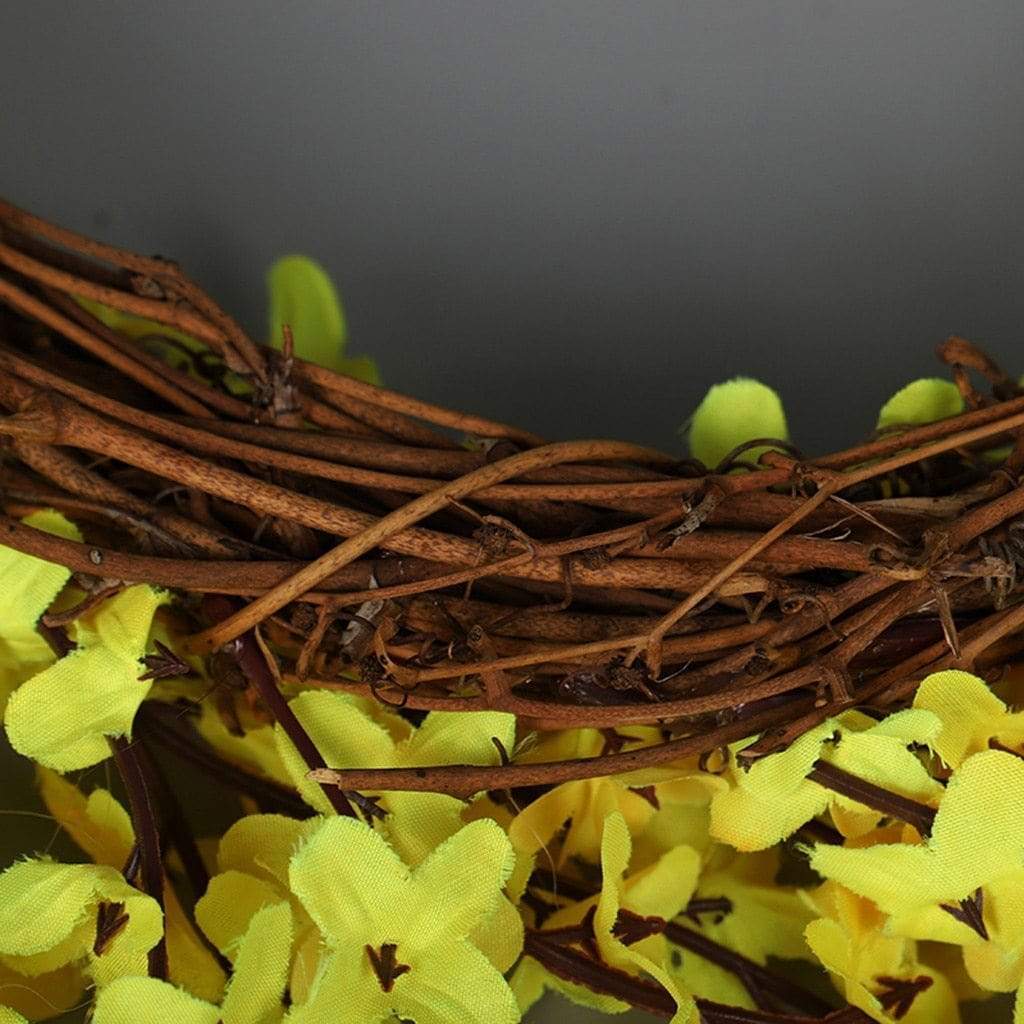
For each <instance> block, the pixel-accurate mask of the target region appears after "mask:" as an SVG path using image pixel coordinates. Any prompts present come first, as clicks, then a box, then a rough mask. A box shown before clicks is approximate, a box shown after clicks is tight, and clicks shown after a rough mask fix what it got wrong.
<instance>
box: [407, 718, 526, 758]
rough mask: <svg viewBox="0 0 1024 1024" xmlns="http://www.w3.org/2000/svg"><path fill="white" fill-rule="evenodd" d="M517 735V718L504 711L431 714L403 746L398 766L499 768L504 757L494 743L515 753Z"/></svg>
mask: <svg viewBox="0 0 1024 1024" xmlns="http://www.w3.org/2000/svg"><path fill="white" fill-rule="evenodd" d="M515 735H516V720H515V716H514V715H509V714H505V713H504V712H500V711H479V712H472V713H469V714H467V713H465V712H454V711H431V712H430V714H429V715H427V717H426V718H425V719H424V720H423V723H422V724H421V725H420V727H419V728H418V729H417V730H416V731H415V732H414V733H413V734H412V736H411V737H410V738H409V739H408V740H407V741H406V742H405V743H402V744H400V745H399V747H398V750H397V763H399V764H402V765H407V766H410V767H416V766H419V765H431V764H480V765H496V764H499V763H500V755H499V753H498V748H497V746H496V745H495V743H494V740H495V739H497V740H498V741H499V742H500V743H501V744H502V745H503V746H504V748H505V750H506V751H508V752H509V753H511V752H512V749H513V747H514V746H515Z"/></svg>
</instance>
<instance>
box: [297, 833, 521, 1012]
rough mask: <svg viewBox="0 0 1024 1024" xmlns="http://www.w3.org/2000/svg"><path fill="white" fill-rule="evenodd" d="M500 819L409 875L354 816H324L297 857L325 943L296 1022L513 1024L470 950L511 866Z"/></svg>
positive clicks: (446, 846)
mask: <svg viewBox="0 0 1024 1024" xmlns="http://www.w3.org/2000/svg"><path fill="white" fill-rule="evenodd" d="M512 862H513V855H512V848H511V846H510V845H509V842H508V838H507V837H506V835H505V833H504V832H502V831H501V829H500V828H499V827H498V826H497V825H496V824H495V823H494V822H491V821H486V820H481V821H475V822H473V823H472V824H469V825H466V826H465V828H463V829H462V830H461V831H459V832H458V833H456V834H455V835H454V836H452V837H451V838H450V839H447V840H445V841H444V842H443V843H442V844H441V845H440V846H438V848H437V849H436V850H434V851H433V853H431V854H430V856H429V857H427V859H426V860H424V861H423V862H422V863H421V864H419V865H418V866H417V867H416V868H414V869H413V870H411V871H410V869H409V868H408V867H407V866H406V865H405V864H404V863H403V862H402V860H401V859H400V858H399V857H398V855H397V854H396V853H395V852H394V850H392V849H391V847H390V846H388V844H387V843H386V842H385V840H384V839H383V838H382V837H381V836H380V835H379V834H378V833H376V832H374V831H373V829H371V828H370V827H369V826H368V825H365V824H363V823H362V822H361V821H357V820H355V819H353V818H340V817H335V818H328V819H325V820H324V821H323V822H322V823H321V825H320V827H319V828H318V829H317V831H316V832H315V833H314V835H313V836H312V837H311V838H310V839H309V841H308V842H306V843H305V844H304V845H303V846H302V847H301V848H300V849H299V852H298V853H297V854H295V856H294V857H293V858H292V861H291V868H290V872H289V877H290V882H291V888H292V891H293V892H294V893H295V894H296V895H297V896H298V897H299V899H300V900H301V901H302V903H303V905H304V906H305V908H306V910H307V911H308V912H309V914H310V916H311V917H312V918H313V920H314V921H315V922H316V923H317V925H318V927H319V928H320V931H321V933H322V934H323V937H324V942H325V944H326V950H327V951H326V955H325V956H324V958H323V960H322V962H321V966H320V970H319V971H318V973H317V977H316V979H315V980H314V982H313V986H312V989H311V991H310V995H309V999H308V1000H307V1002H305V1003H304V1004H303V1005H301V1006H297V1007H295V1008H293V1009H292V1011H291V1012H290V1013H289V1015H288V1018H287V1019H288V1021H289V1022H290V1024H334V1022H336V1021H339V1020H358V1021H360V1024H376V1022H382V1021H389V1020H391V1019H392V1017H393V1016H397V1017H399V1018H402V1019H412V1020H415V1021H416V1024H451V1022H452V1021H459V1022H466V1024H474V1022H479V1024H506V1022H507V1024H512V1022H514V1021H518V1020H519V1011H518V1008H517V1006H516V1002H515V999H514V997H513V995H512V991H511V989H509V987H508V985H507V984H506V982H505V979H504V978H503V977H502V976H501V974H500V973H499V972H498V971H497V970H495V968H494V967H493V966H492V965H491V963H490V962H489V961H488V960H487V958H486V957H485V956H484V955H483V954H482V953H480V951H479V950H477V949H476V948H475V947H474V946H473V945H472V944H471V943H470V942H469V941H468V936H469V934H470V933H471V932H472V931H473V929H474V928H475V927H476V926H477V925H478V924H479V923H480V922H481V921H483V920H485V919H486V918H487V917H488V916H489V915H491V914H492V913H493V912H494V910H495V907H496V906H497V904H498V900H499V897H500V896H501V889H502V886H503V885H504V883H505V880H506V879H507V877H508V874H509V872H510V871H511V869H512Z"/></svg>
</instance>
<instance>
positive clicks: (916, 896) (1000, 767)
mask: <svg viewBox="0 0 1024 1024" xmlns="http://www.w3.org/2000/svg"><path fill="white" fill-rule="evenodd" d="M1022 803H1024V760H1022V759H1021V758H1019V757H1016V756H1014V755H1013V754H1007V753H1004V752H1003V751H999V750H986V751H983V752H981V753H979V754H975V755H974V756H973V757H969V758H968V759H967V760H966V761H964V762H963V764H962V765H961V766H960V768H959V769H957V771H956V772H955V773H954V774H953V776H952V778H951V779H950V781H949V785H948V787H947V789H946V792H945V794H944V796H943V797H942V800H941V802H940V804H939V808H938V812H937V814H936V815H935V822H934V824H933V826H932V829H931V835H930V836H929V837H927V838H925V839H923V840H922V841H921V842H918V843H913V842H900V843H884V844H879V845H874V846H870V847H866V848H863V849H851V848H843V847H839V846H833V845H830V844H826V843H819V844H816V845H815V846H814V847H813V849H812V850H811V866H812V867H813V868H814V870H815V871H817V872H818V873H819V874H820V875H821V876H822V877H823V878H829V879H833V880H834V881H837V882H839V883H841V884H842V885H844V886H846V888H848V889H850V890H851V891H852V892H855V893H857V894H859V895H861V896H864V897H866V898H868V899H870V900H872V901H873V902H874V903H875V904H876V905H877V906H878V907H879V909H881V910H882V911H883V912H884V913H886V914H889V915H891V916H893V917H897V918H901V919H907V918H909V917H911V916H912V915H915V914H918V913H922V912H924V911H927V910H928V909H929V908H934V907H935V906H937V905H938V906H941V905H947V906H950V907H953V908H956V907H958V906H960V904H961V901H965V900H969V899H972V898H974V896H975V893H976V892H977V891H978V890H979V889H984V887H985V886H988V885H990V884H991V883H993V882H996V881H998V880H999V879H1002V878H1004V877H1006V876H1009V875H1012V874H1014V873H1015V872H1017V871H1019V870H1020V867H1021V864H1022V861H1024V830H1022V829H1021V806H1022Z"/></svg>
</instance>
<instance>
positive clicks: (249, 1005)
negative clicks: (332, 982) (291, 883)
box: [221, 903, 292, 1024]
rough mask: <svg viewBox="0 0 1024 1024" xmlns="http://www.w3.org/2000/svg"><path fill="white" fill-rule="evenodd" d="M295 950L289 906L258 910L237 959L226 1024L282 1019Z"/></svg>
mask: <svg viewBox="0 0 1024 1024" xmlns="http://www.w3.org/2000/svg"><path fill="white" fill-rule="evenodd" d="M291 951H292V912H291V908H290V907H289V906H288V904H287V903H277V904H275V905H274V906H271V907H264V908H263V909H261V910H258V911H257V912H256V913H255V914H254V915H253V919H252V923H251V924H250V925H249V928H248V930H247V931H246V933H245V935H244V937H243V938H242V941H241V944H240V945H239V950H238V958H237V959H236V960H235V972H234V974H233V975H232V978H231V982H230V984H229V985H228V992H227V995H226V996H225V997H224V1003H223V1005H222V1007H221V1020H222V1021H223V1024H271V1022H272V1021H275V1020H277V1019H279V1018H280V1016H281V1010H282V1003H281V1000H282V997H283V995H284V990H285V985H286V984H287V982H288V968H289V960H290V959H291Z"/></svg>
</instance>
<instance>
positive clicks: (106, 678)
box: [4, 585, 167, 772]
mask: <svg viewBox="0 0 1024 1024" xmlns="http://www.w3.org/2000/svg"><path fill="white" fill-rule="evenodd" d="M166 600H167V596H166V595H165V594H163V593H162V592H159V591H156V590H154V588H152V587H149V586H145V585H141V586H135V587H129V588H128V589H127V590H125V591H122V592H121V593H120V594H118V595H116V596H115V597H112V598H110V599H109V600H108V601H105V602H103V604H102V605H101V606H100V607H99V609H98V610H97V611H96V612H95V613H93V615H92V616H91V618H90V619H88V620H83V621H81V622H80V623H79V624H77V631H78V633H77V635H78V636H80V637H82V638H83V639H84V644H85V645H84V646H82V647H80V648H79V649H78V650H75V651H73V652H72V653H71V654H69V655H67V656H66V657H63V658H61V659H60V660H59V661H57V662H56V663H55V664H53V665H52V666H50V667H49V668H47V669H44V670H43V671H42V672H39V673H38V674H36V675H34V676H33V677H32V678H31V679H29V680H27V681H26V682H25V683H23V684H22V685H21V686H20V687H19V688H18V690H17V691H16V692H15V693H14V694H13V695H12V696H11V699H10V701H9V703H8V705H7V711H6V715H5V719H4V722H5V725H6V727H7V735H8V737H9V739H10V741H11V745H12V746H13V747H14V748H15V750H17V751H18V752H19V753H22V754H24V755H25V756H26V757H31V758H32V759H33V760H35V761H38V762H39V763H40V764H42V765H44V766H46V767H48V768H54V769H56V770H57V771H62V772H66V771H72V770H73V769H75V768H85V767H88V766H89V765H92V764H96V763H97V762H99V761H102V760H104V759H105V758H107V757H108V756H109V754H110V749H109V746H108V744H107V737H108V736H123V735H127V734H129V733H130V731H131V725H132V720H133V718H134V717H135V712H136V710H137V709H138V706H139V705H140V704H141V703H142V701H143V699H144V698H145V696H146V694H147V693H148V692H149V684H148V683H144V682H140V681H139V676H140V675H141V674H142V668H141V666H140V664H139V659H140V658H141V657H142V655H143V654H144V653H145V650H146V642H147V638H148V636H149V630H150V626H151V624H152V621H153V615H154V613H155V612H156V609H157V607H158V606H159V605H160V604H162V603H164V602H165V601H166Z"/></svg>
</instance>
